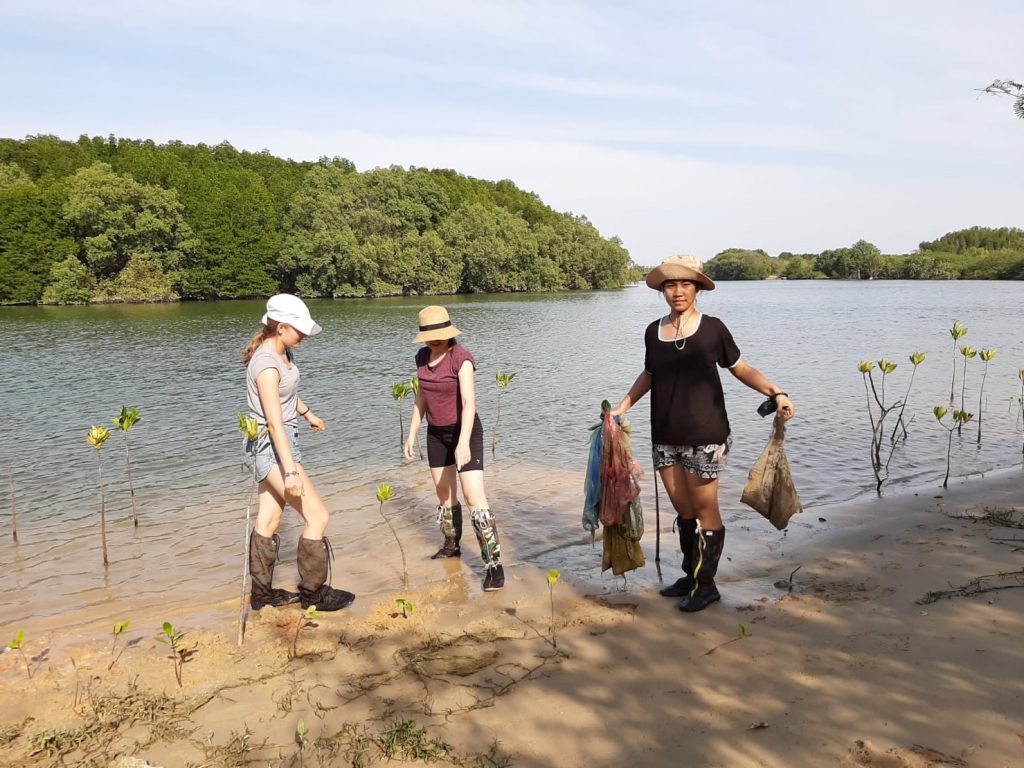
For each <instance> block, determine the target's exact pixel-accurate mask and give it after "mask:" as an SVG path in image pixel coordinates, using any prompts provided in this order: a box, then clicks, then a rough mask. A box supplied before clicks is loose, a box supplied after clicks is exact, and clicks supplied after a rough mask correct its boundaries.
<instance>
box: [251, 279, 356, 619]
mask: <svg viewBox="0 0 1024 768" xmlns="http://www.w3.org/2000/svg"><path fill="white" fill-rule="evenodd" d="M262 324H263V325H262V327H261V328H260V330H259V331H257V332H256V335H255V336H253V337H252V340H251V341H250V342H249V344H248V345H247V346H246V348H245V350H244V352H243V353H242V361H243V362H244V363H245V366H246V368H245V380H246V393H247V399H248V403H249V414H250V416H252V417H253V418H254V419H256V423H257V424H258V425H259V427H260V430H259V436H258V437H257V438H256V439H255V440H249V439H246V440H245V442H244V444H243V455H244V457H245V463H246V466H247V467H248V469H249V471H250V472H251V473H252V477H253V479H254V480H256V481H257V482H258V483H259V512H258V513H257V516H256V527H255V528H254V529H253V531H252V534H251V535H250V537H249V573H250V576H251V580H252V588H251V591H250V595H249V602H250V605H251V606H252V607H253V609H254V610H260V609H261V608H263V607H265V606H267V605H272V606H275V607H280V606H283V605H288V604H290V603H301V604H302V607H303V608H308V607H309V606H311V605H315V606H316V607H317V609H318V610H321V611H337V610H340V609H342V608H344V607H346V606H348V605H349V604H351V603H352V601H353V600H355V595H353V594H352V593H351V592H346V591H345V590H343V589H335V588H334V587H332V586H331V585H330V563H329V558H330V557H331V556H332V551H331V547H330V543H329V542H328V541H327V538H326V537H325V536H324V533H325V531H326V530H327V523H328V520H329V519H330V515H329V514H328V512H327V507H326V506H324V503H323V501H322V500H321V499H320V495H319V494H318V493H317V492H316V487H315V486H314V485H313V481H312V480H310V478H309V475H307V474H306V470H305V469H303V467H302V454H301V453H300V451H299V419H304V420H305V421H306V423H307V424H309V428H310V429H312V430H313V431H314V432H323V431H324V422H323V419H321V418H320V417H319V416H317V415H316V414H315V413H313V411H312V410H311V409H310V407H309V405H307V404H306V402H305V401H304V400H303V399H302V398H301V397H299V365H298V363H297V362H296V361H295V350H296V349H297V348H298V346H299V345H300V344H301V343H302V341H303V339H305V338H306V337H307V336H315V335H316V334H318V333H320V331H321V330H322V329H321V328H320V326H319V324H317V323H316V322H315V321H314V320H313V318H312V316H311V315H310V313H309V308H308V307H307V306H306V304H305V302H303V301H302V299H300V298H299V297H298V296H292V295H291V294H288V293H279V294H277V295H276V296H271V297H270V299H268V300H267V311H266V313H265V314H264V315H263V319H262ZM286 505H287V506H290V507H292V508H293V509H294V510H295V511H296V512H298V513H299V514H300V515H301V516H302V519H303V520H304V521H305V526H304V527H303V529H302V534H301V536H300V537H299V544H298V569H299V592H298V594H296V593H294V592H289V591H287V590H284V589H275V588H273V586H272V584H273V580H274V565H275V564H276V562H277V554H278V549H279V548H280V539H279V538H278V535H277V528H278V526H279V525H280V523H281V515H282V514H283V513H284V508H285V506H286Z"/></svg>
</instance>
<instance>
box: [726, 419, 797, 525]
mask: <svg viewBox="0 0 1024 768" xmlns="http://www.w3.org/2000/svg"><path fill="white" fill-rule="evenodd" d="M785 439H786V423H785V422H784V421H783V420H782V419H781V418H778V417H776V418H775V420H774V423H773V424H772V436H771V438H769V440H768V445H766V446H765V447H764V450H763V451H761V455H760V456H759V457H758V459H757V461H756V462H754V466H753V467H751V469H750V474H749V475H748V476H747V484H746V485H745V486H743V495H742V496H741V497H740V501H742V502H743V503H744V504H747V505H748V506H751V507H753V508H754V509H756V510H757V511H758V512H760V513H761V514H762V515H764V516H765V517H766V518H768V521H769V522H770V523H771V524H772V525H774V526H775V527H776V528H778V529H779V530H780V531H781V530H783V529H784V528H785V527H786V526H787V525H789V518H791V517H792V516H793V515H795V514H796V513H797V512H802V511H803V505H802V504H801V503H800V495H799V494H798V493H797V492H796V486H795V485H794V484H793V473H792V472H791V471H790V469H789V459H787V458H786V449H785V448H784V447H783V442H784V440H785Z"/></svg>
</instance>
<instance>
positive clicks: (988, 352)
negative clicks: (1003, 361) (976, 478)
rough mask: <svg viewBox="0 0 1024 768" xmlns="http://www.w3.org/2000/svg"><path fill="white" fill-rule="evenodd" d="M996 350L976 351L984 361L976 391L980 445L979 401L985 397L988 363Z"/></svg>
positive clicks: (979, 439) (979, 441) (979, 443)
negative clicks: (978, 389)
mask: <svg viewBox="0 0 1024 768" xmlns="http://www.w3.org/2000/svg"><path fill="white" fill-rule="evenodd" d="M996 351H997V350H995V349H983V350H981V352H979V353H978V357H980V358H981V361H982V362H983V363H985V370H984V371H983V372H982V374H981V389H980V391H979V392H978V445H981V402H982V398H984V397H985V379H987V378H988V364H989V362H991V360H992V358H993V357H995V356H996Z"/></svg>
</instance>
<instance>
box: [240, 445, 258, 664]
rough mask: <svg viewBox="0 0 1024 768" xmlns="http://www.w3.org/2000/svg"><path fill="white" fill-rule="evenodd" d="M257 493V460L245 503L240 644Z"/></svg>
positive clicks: (243, 625) (243, 624)
mask: <svg viewBox="0 0 1024 768" xmlns="http://www.w3.org/2000/svg"><path fill="white" fill-rule="evenodd" d="M255 493H256V461H255V458H254V459H253V465H252V488H251V489H250V490H249V500H248V501H247V502H246V503H245V559H244V560H243V561H242V594H241V597H240V598H239V601H238V644H239V645H241V644H242V641H243V640H244V639H245V582H246V581H248V579H249V538H250V533H249V519H250V512H251V510H252V497H253V496H254V495H255Z"/></svg>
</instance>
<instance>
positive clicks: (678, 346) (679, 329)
mask: <svg viewBox="0 0 1024 768" xmlns="http://www.w3.org/2000/svg"><path fill="white" fill-rule="evenodd" d="M692 312H693V309H692V308H691V309H690V310H688V311H687V312H686V314H685V315H680V316H679V320H678V321H676V335H675V338H674V339H672V345H673V346H674V347H675V348H676V349H677V350H678V351H680V352H682V351H683V350H684V349H686V342H687V340H688V339H689V338H690V337H689V336H683V335H682V332H683V327H684V326H685V325H686V324H687V323H688V322H689V321H690V317H689V316H690V313H692ZM684 318H685V319H684ZM680 339H682V341H683V343H682V344H680V343H679V340H680Z"/></svg>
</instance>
